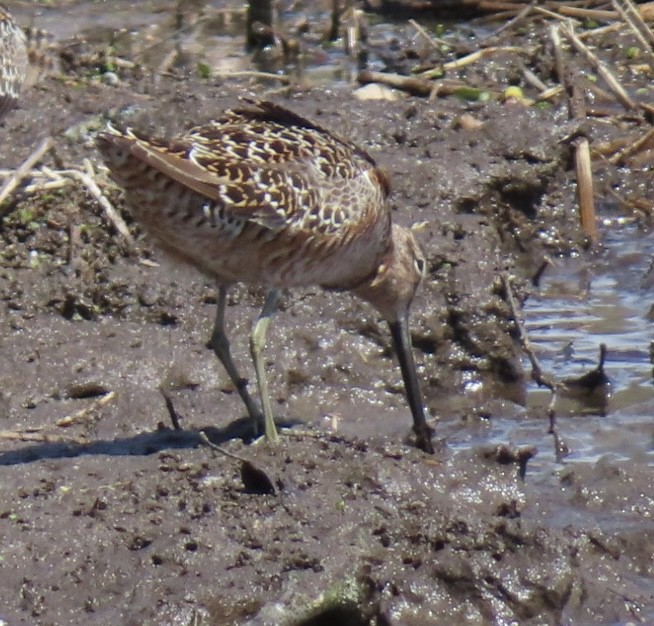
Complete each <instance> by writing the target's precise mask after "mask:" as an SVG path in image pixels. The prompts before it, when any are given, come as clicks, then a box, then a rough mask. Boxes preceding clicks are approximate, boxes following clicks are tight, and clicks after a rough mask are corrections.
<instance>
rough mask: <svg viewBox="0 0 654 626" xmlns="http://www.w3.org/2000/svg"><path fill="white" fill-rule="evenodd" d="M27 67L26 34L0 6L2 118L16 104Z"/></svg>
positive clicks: (0, 102) (0, 95) (0, 92)
mask: <svg viewBox="0 0 654 626" xmlns="http://www.w3.org/2000/svg"><path fill="white" fill-rule="evenodd" d="M27 67H28V59H27V45H26V40H25V34H24V33H23V31H22V30H21V29H20V27H19V26H18V25H17V24H16V23H15V22H14V20H13V18H12V17H11V14H10V13H9V11H8V10H7V9H6V8H5V7H3V6H2V5H0V117H2V116H3V115H4V114H5V113H7V111H9V109H11V108H12V107H13V106H14V105H15V104H16V102H17V100H18V96H19V94H20V89H21V87H22V85H23V82H24V81H25V77H26V75H27Z"/></svg>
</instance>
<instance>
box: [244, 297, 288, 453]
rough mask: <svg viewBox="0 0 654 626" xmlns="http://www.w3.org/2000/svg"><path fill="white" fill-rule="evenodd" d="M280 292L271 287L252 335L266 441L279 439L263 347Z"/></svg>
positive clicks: (251, 341)
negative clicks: (269, 391)
mask: <svg viewBox="0 0 654 626" xmlns="http://www.w3.org/2000/svg"><path fill="white" fill-rule="evenodd" d="M280 295H281V294H280V292H279V290H278V289H271V290H270V291H269V292H268V294H267V295H266V301H265V303H264V305H263V309H262V310H261V314H260V315H259V319H258V320H257V322H256V324H255V325H254V328H253V329H252V334H251V335H250V351H251V352H252V360H253V361H254V369H255V371H256V373H257V382H258V383H259V393H260V394H261V405H262V406H263V417H264V433H265V437H266V441H270V442H275V441H277V439H278V436H277V429H276V428H275V420H274V418H273V412H272V405H271V403H270V394H269V393H268V378H267V376H266V366H265V363H264V362H263V355H262V352H263V349H264V347H265V345H266V332H267V330H268V325H269V324H270V318H271V317H272V314H273V313H274V312H275V311H276V310H277V304H278V303H279V297H280Z"/></svg>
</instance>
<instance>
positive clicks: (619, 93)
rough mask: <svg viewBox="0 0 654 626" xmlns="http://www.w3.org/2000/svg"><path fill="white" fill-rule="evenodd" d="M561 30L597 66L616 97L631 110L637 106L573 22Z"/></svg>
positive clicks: (594, 66)
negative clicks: (576, 32) (579, 34)
mask: <svg viewBox="0 0 654 626" xmlns="http://www.w3.org/2000/svg"><path fill="white" fill-rule="evenodd" d="M561 32H562V33H563V34H564V35H565V36H566V37H567V39H568V40H569V41H570V43H572V45H573V46H574V47H575V49H576V50H577V51H578V52H580V53H581V54H582V55H583V56H584V57H585V58H586V60H587V61H588V63H590V65H592V66H593V68H595V70H596V71H597V73H598V74H599V75H600V76H601V77H602V78H603V79H604V80H605V81H606V84H607V85H608V86H609V88H610V89H611V91H613V93H614V94H615V96H616V98H617V99H618V100H619V101H620V102H621V103H622V105H623V106H624V107H625V108H626V109H629V110H633V109H635V108H637V105H636V103H635V102H634V101H633V100H632V99H631V98H630V97H629V94H627V92H626V91H625V90H624V88H623V87H622V85H621V84H620V82H619V81H618V79H617V78H616V77H615V76H613V74H612V73H611V71H610V70H609V69H608V67H606V65H605V64H604V63H602V61H600V60H599V59H598V58H597V57H596V56H595V55H594V54H593V53H592V52H591V51H590V49H589V48H588V47H587V46H586V44H584V42H583V41H581V39H579V37H577V35H576V34H575V32H574V29H573V27H572V24H570V23H565V24H563V25H562V27H561Z"/></svg>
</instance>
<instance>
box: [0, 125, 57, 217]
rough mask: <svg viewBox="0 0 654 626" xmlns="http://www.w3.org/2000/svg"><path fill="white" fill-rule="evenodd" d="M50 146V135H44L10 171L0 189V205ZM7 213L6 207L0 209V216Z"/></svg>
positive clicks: (0, 205)
mask: <svg viewBox="0 0 654 626" xmlns="http://www.w3.org/2000/svg"><path fill="white" fill-rule="evenodd" d="M50 148H52V137H46V138H45V139H44V140H43V141H42V142H41V143H40V144H39V145H38V146H37V148H36V150H34V152H32V154H30V156H29V157H28V158H27V159H25V161H24V162H23V164H22V165H21V166H20V167H19V168H18V169H17V170H16V171H15V172H13V173H12V175H11V176H10V177H9V180H7V182H6V183H5V184H4V185H3V186H2V189H0V207H2V205H3V204H4V203H5V201H6V200H7V198H8V197H9V196H10V195H11V194H12V193H13V192H14V191H15V190H16V189H17V188H18V186H19V185H20V183H21V182H22V181H23V179H25V178H26V177H27V176H29V174H30V172H31V171H32V168H33V167H34V166H35V165H36V164H37V163H38V162H39V161H40V160H41V159H42V158H43V157H44V156H45V154H46V153H47V152H48V151H49V150H50ZM6 214H7V209H6V208H1V209H0V217H1V216H3V215H6Z"/></svg>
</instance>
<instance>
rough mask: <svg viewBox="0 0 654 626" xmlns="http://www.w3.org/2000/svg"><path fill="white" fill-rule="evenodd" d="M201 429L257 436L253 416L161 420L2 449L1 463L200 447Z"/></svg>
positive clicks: (221, 435) (215, 436) (225, 436)
mask: <svg viewBox="0 0 654 626" xmlns="http://www.w3.org/2000/svg"><path fill="white" fill-rule="evenodd" d="M297 423H298V422H296V421H292V422H291V421H288V420H279V421H276V424H277V426H278V427H280V428H290V427H292V426H294V425H296V424H297ZM201 432H204V433H205V434H206V436H207V438H208V439H209V441H211V442H212V443H214V444H216V445H220V444H224V443H226V442H227V441H230V440H232V439H241V440H242V441H243V442H244V443H251V442H252V441H253V440H254V439H255V437H254V435H253V432H252V422H251V421H250V419H249V418H240V419H238V420H236V421H234V422H232V423H231V424H229V425H227V426H226V427H225V428H218V427H216V426H206V427H197V428H191V429H188V430H177V429H174V428H168V427H166V426H163V425H162V424H161V425H160V426H159V428H158V429H157V430H155V431H153V432H148V433H141V434H139V435H135V436H133V437H124V438H117V439H112V440H100V441H92V442H89V443H77V442H72V441H71V442H61V441H56V442H48V441H46V442H43V443H38V444H34V445H29V446H25V447H22V448H20V449H19V450H8V451H6V452H2V453H0V466H1V465H20V464H24V463H33V462H35V461H42V460H44V459H64V458H71V457H78V456H84V455H107V456H147V455H150V454H155V453H157V452H162V451H163V450H171V449H180V448H197V447H198V446H200V445H203V441H202V439H201V437H200V433H201Z"/></svg>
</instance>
